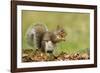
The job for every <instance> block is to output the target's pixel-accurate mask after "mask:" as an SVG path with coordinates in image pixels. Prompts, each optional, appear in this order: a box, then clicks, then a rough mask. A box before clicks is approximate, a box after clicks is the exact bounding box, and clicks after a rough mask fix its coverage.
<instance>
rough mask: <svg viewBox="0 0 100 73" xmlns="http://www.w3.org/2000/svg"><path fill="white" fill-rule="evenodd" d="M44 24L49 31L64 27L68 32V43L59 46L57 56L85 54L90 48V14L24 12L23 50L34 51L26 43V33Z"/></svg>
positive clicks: (61, 43) (55, 51)
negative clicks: (59, 26) (34, 26)
mask: <svg viewBox="0 0 100 73" xmlns="http://www.w3.org/2000/svg"><path fill="white" fill-rule="evenodd" d="M36 23H43V24H45V25H46V26H47V28H48V29H49V31H52V30H54V29H56V27H57V25H62V26H63V27H64V29H65V30H66V32H67V34H68V35H67V36H66V41H65V42H60V43H58V44H57V49H55V50H54V53H55V54H59V53H61V52H66V53H76V52H77V53H84V52H87V51H88V50H89V48H90V14H89V13H75V12H73V13H71V12H50V11H49V12H48V11H32V10H23V11H22V49H33V48H32V47H30V46H28V44H27V42H26V38H25V35H26V32H27V30H28V28H30V26H33V25H34V24H36Z"/></svg>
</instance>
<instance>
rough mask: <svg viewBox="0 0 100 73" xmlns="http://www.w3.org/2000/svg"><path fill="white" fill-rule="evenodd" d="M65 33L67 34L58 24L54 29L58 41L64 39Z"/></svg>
mask: <svg viewBox="0 0 100 73" xmlns="http://www.w3.org/2000/svg"><path fill="white" fill-rule="evenodd" d="M66 35H67V33H66V31H65V29H64V28H63V27H62V26H60V25H58V26H57V29H56V36H57V39H58V40H60V41H65V40H66V39H65V38H66Z"/></svg>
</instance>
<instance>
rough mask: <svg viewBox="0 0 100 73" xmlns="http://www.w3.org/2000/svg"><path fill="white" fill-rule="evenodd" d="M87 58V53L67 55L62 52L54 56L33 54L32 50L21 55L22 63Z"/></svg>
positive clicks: (38, 52) (37, 52)
mask: <svg viewBox="0 0 100 73" xmlns="http://www.w3.org/2000/svg"><path fill="white" fill-rule="evenodd" d="M89 58H90V57H89V54H88V53H82V54H81V53H74V54H67V53H64V52H62V53H60V54H59V55H57V56H55V55H53V54H51V53H43V52H41V51H39V50H37V51H35V52H34V51H33V50H32V49H24V50H23V53H22V62H40V61H69V60H87V59H89Z"/></svg>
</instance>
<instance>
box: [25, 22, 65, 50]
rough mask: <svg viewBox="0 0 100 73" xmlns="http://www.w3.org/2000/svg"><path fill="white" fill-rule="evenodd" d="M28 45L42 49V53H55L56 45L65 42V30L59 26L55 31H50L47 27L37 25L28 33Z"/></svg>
mask: <svg viewBox="0 0 100 73" xmlns="http://www.w3.org/2000/svg"><path fill="white" fill-rule="evenodd" d="M26 35H27V39H26V40H27V43H28V44H29V45H30V46H34V47H35V48H36V49H40V50H41V51H42V52H53V50H54V49H55V46H56V43H58V42H60V41H65V37H66V32H65V30H64V29H63V28H62V27H60V26H59V25H58V26H57V28H56V30H55V31H48V29H47V27H46V26H45V25H43V24H36V25H34V26H33V27H32V28H31V29H29V30H28V32H27V33H26Z"/></svg>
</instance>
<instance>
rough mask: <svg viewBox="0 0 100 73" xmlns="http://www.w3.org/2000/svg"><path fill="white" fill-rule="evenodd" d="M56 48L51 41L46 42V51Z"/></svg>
mask: <svg viewBox="0 0 100 73" xmlns="http://www.w3.org/2000/svg"><path fill="white" fill-rule="evenodd" d="M53 49H54V45H53V43H52V42H51V41H48V42H45V51H46V52H47V51H52V50H53Z"/></svg>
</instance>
